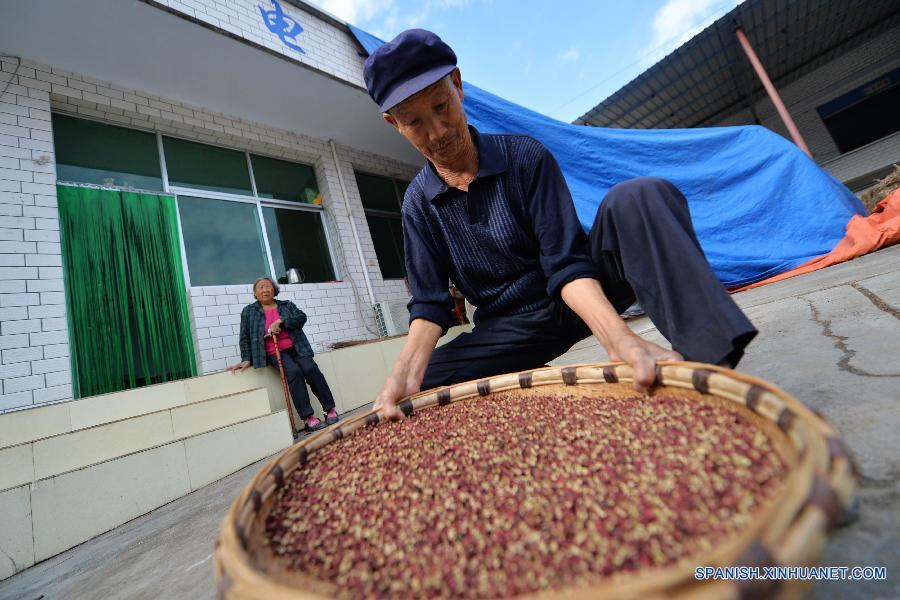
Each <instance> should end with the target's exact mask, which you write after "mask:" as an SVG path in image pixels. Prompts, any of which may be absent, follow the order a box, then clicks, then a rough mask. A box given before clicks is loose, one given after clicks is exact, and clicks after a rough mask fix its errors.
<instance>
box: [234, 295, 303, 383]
mask: <svg viewBox="0 0 900 600" xmlns="http://www.w3.org/2000/svg"><path fill="white" fill-rule="evenodd" d="M275 304H276V305H278V316H279V317H281V320H282V322H283V327H284V329H285V330H286V331H287V332H288V335H290V336H291V341H292V342H294V348H295V349H296V350H297V354H299V355H300V356H312V355H313V354H314V353H313V349H312V346H310V345H309V340H308V339H306V334H305V333H303V325H304V324H305V323H306V313H304V312H303V311H302V310H300V309H299V308H297V305H296V304H294V303H293V302H291V301H290V300H278V299H276V300H275ZM265 335H266V313H265V312H263V307H262V304H260V303H259V301H256V302H254V303H253V304H248V305H247V306H245V307H244V310H242V311H241V337H240V345H241V360H249V361H250V362H251V363H252V364H253V366H254V368H257V369H261V368H262V367H265V366H266V340H265Z"/></svg>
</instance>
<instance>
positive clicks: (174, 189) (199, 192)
mask: <svg viewBox="0 0 900 600" xmlns="http://www.w3.org/2000/svg"><path fill="white" fill-rule="evenodd" d="M53 112H54V113H55V114H60V115H63V116H66V117H71V118H75V119H83V120H85V121H93V122H95V123H100V124H102V125H109V126H110V127H121V128H122V129H130V130H133V131H140V132H144V133H150V134H152V135H154V136H155V138H156V150H157V158H158V160H159V167H160V175H161V177H162V187H163V189H162V191H161V192H160V191H159V190H152V191H151V190H140V191H150V192H151V193H155V194H167V195H170V196H174V197H175V209H176V210H175V216H176V221H177V223H178V243H179V246H180V248H181V266H182V270H183V272H184V283H185V285H186V286H187V287H188V288H190V287H191V275H190V269H189V268H188V263H187V248H186V246H185V243H184V232H183V230H182V224H181V209H180V206H179V203H178V197H179V195H184V196H192V197H195V198H209V199H211V200H227V201H230V202H243V203H247V204H255V205H256V216H257V219H258V225H259V228H260V231H261V235H262V242H263V248H264V249H265V256H264V259H265V263H266V265H267V267H268V275H269V276H271V277H272V278H273V279H275V280H276V281H277V280H278V275H277V274H276V273H275V265H274V261H273V260H272V249H271V245H270V242H269V235H268V231H267V230H266V223H265V219H264V217H263V212H262V209H263V207H266V206H271V207H273V208H283V209H288V210H301V211H307V212H314V213H319V215H320V217H319V218H320V221H319V222H320V223H321V226H322V230H323V233H324V235H325V242H326V246H327V249H328V260H329V261H330V263H331V269H332V271H333V272H334V276H335V280H336V281H340V279H341V277H342V273H341V271H340V270H339V268H338V261H337V260H336V259H335V252H334V242H333V240H332V235H331V231H330V228H329V227H328V221H327V219H326V218H325V215H326V213H325V208H324V207H323V206H320V205H315V204H304V203H302V202H295V201H291V200H277V199H274V198H260V197H259V196H258V194H257V189H256V179H255V177H254V175H253V162H252V161H251V159H250V155H251V152H250V151H249V150H247V149H241V148H236V147H233V146H228V145H225V144H207V143H206V142H200V141H197V140H192V139H190V138H186V137H183V136H177V135H170V134H168V133H167V134H163V133H162V132H160V131H154V130H150V129H145V128H141V127H132V126H124V125H122V124H119V123H112V122H108V121H103V120H101V119H96V118H91V117H86V116H84V115H79V114H71V113H68V112H66V111H56V110H55V111H53ZM164 135H165V137H169V138H173V139H179V140H183V141H186V142H192V143H195V144H204V145H207V146H214V147H218V148H224V149H226V150H235V151H237V152H241V153H242V154H243V155H244V160H245V161H246V163H247V171H248V174H249V176H250V186H251V191H252V194H251V195H246V194H232V193H228V192H217V191H213V190H205V189H201V188H189V187H181V186H176V185H171V184H170V183H169V173H168V169H167V167H166V156H165V150H164V147H163V137H164ZM252 154H255V155H257V156H262V157H265V158H272V159H276V160H281V161H286V162H294V163H297V164H304V165H305V163H298V162H297V161H293V160H288V159H285V158H283V157H278V156H272V155H268V154H264V153H259V152H253V153H252ZM305 166H310V167H312V168H313V171H314V172H315V173H316V183H317V184H318V182H319V179H320V178H319V173H318V170H317V169H316V167H315V165H305ZM58 183H62V184H65V185H81V186H90V187H98V188H104V189H115V190H120V189H127V190H132V189H137V188H123V187H120V186H103V185H96V184H92V183H85V182H77V181H72V182H70V181H58ZM247 283H248V284H251V283H253V282H247ZM222 285H226V284H222ZM203 287H206V286H203Z"/></svg>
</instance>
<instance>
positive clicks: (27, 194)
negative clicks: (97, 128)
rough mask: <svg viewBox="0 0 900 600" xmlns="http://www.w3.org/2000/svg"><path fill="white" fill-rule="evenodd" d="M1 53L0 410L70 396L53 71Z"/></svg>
mask: <svg viewBox="0 0 900 600" xmlns="http://www.w3.org/2000/svg"><path fill="white" fill-rule="evenodd" d="M14 71H16V62H15V61H14V60H6V59H3V60H2V61H0V90H2V89H3V86H4V85H5V82H7V81H9V87H7V89H6V92H5V93H4V94H3V96H2V97H0V410H3V409H8V408H13V407H16V406H23V405H29V404H32V403H33V402H46V401H52V400H61V399H65V398H70V397H71V395H72V392H71V385H70V382H71V375H70V370H69V345H68V341H69V340H68V333H67V330H66V307H65V298H64V293H63V279H62V261H61V255H60V244H59V221H58V219H57V211H56V188H55V185H54V184H55V182H56V169H55V166H54V160H53V143H52V137H51V131H50V129H51V127H50V95H49V91H50V86H51V84H50V83H49V82H48V81H47V77H48V76H49V72H48V71H46V70H44V71H41V70H40V69H38V68H36V66H35V65H27V64H26V65H21V66H19V68H18V73H17V75H16V76H15V77H13V72H14Z"/></svg>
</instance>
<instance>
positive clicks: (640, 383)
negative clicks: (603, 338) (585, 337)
mask: <svg viewBox="0 0 900 600" xmlns="http://www.w3.org/2000/svg"><path fill="white" fill-rule="evenodd" d="M606 350H607V352H608V353H609V359H610V360H613V361H619V360H620V361H623V362H626V363H628V364H629V365H631V368H632V369H634V387H635V389H636V390H638V391H639V392H646V391H647V389H648V388H649V387H650V386H651V385H653V381H654V380H655V379H656V361H658V360H684V358H682V356H681V355H680V354H678V353H677V352H675V351H674V350H666V349H665V348H663V347H662V346H657V345H656V344H654V343H653V342H648V341H647V340H645V339H643V338H641V337H639V336H637V335H635V334H634V333H632V332H631V331H630V330H628V333H623V334H621V335H620V336H619V337H617V338H615V339H611V340H609V344H608V345H607V348H606Z"/></svg>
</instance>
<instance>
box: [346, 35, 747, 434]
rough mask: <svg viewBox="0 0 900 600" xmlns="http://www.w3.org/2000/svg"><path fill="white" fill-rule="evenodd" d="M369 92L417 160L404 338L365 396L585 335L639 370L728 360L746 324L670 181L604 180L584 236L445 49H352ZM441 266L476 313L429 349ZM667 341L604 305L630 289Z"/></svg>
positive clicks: (443, 316)
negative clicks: (475, 102)
mask: <svg viewBox="0 0 900 600" xmlns="http://www.w3.org/2000/svg"><path fill="white" fill-rule="evenodd" d="M364 76H365V80H366V86H367V88H368V91H369V95H370V96H371V97H372V99H373V100H374V101H375V102H376V103H377V104H378V106H379V108H380V109H381V111H382V113H383V116H384V119H385V121H387V122H388V123H390V124H391V125H393V126H394V127H395V128H396V129H397V131H398V132H400V134H401V135H403V136H404V137H405V138H406V139H407V140H409V142H410V143H411V144H412V145H413V146H414V147H415V148H416V149H417V150H418V151H419V152H421V153H422V154H423V155H424V156H425V158H426V159H427V163H426V164H425V166H424V167H423V168H422V170H421V171H420V172H419V174H418V175H417V176H416V178H415V179H414V180H413V181H412V183H411V184H410V185H409V187H408V188H407V191H406V195H405V197H404V200H403V208H402V215H403V235H404V246H405V250H406V269H407V273H408V275H409V284H410V288H411V290H412V299H411V300H410V302H409V311H410V319H411V323H410V328H409V337H408V339H407V342H406V344H405V346H404V347H403V351H402V352H401V355H400V358H399V359H398V360H397V362H396V364H395V365H394V368H393V370H392V372H391V374H390V376H389V377H388V378H387V380H386V381H385V383H384V385H383V386H382V388H381V391H380V392H379V394H378V396H377V398H376V401H375V407H376V409H379V410H381V411H382V412H383V413H384V414H385V415H386V416H389V417H399V416H400V411H399V410H398V409H397V407H396V401H397V400H399V399H400V398H402V397H403V396H405V395H408V394H411V393H414V392H417V391H419V390H420V389H427V388H431V387H435V386H441V385H448V384H451V383H456V382H459V381H465V380H469V379H475V378H481V377H487V376H491V375H496V374H500V373H506V372H510V371H517V370H524V369H530V368H534V367H539V366H542V365H544V364H545V363H546V362H547V361H550V360H552V359H554V358H556V357H557V356H559V355H561V354H563V353H564V352H566V351H567V350H568V349H569V348H570V347H571V346H572V345H573V344H574V343H576V342H578V341H579V340H581V339H584V338H585V337H587V336H589V335H591V334H593V335H594V336H595V337H596V338H597V340H599V342H600V343H601V344H602V345H603V346H604V348H606V350H607V352H608V353H609V356H610V358H611V359H612V360H622V361H625V362H626V363H628V364H630V365H631V366H632V367H633V368H634V370H635V387H636V388H637V389H638V390H643V389H645V388H646V387H647V386H649V385H650V384H651V383H652V382H653V380H654V376H655V373H654V366H655V362H656V361H657V360H680V359H681V358H682V356H684V357H685V358H687V359H689V360H698V361H703V362H711V363H718V364H724V365H728V366H734V365H736V364H737V362H738V360H739V359H740V358H741V356H742V355H743V349H744V347H745V346H746V345H747V344H748V343H749V342H750V340H751V339H753V337H754V336H755V335H756V330H755V329H754V328H753V326H752V325H751V323H750V322H749V321H748V320H747V318H746V317H745V316H744V315H743V313H742V312H741V311H740V309H738V307H737V306H736V305H735V304H734V302H733V301H732V300H731V298H729V296H728V295H727V294H726V293H725V291H724V289H723V288H722V285H721V284H720V283H719V281H718V279H716V276H715V275H714V274H713V272H712V269H711V268H710V266H709V263H707V261H706V258H705V257H704V255H703V251H702V250H701V248H700V244H699V243H698V241H697V238H696V235H695V234H694V231H693V227H692V225H691V220H690V214H689V212H688V207H687V202H686V201H685V199H684V197H683V196H682V195H681V193H680V192H679V191H678V189H677V188H676V187H675V186H674V185H672V184H671V183H669V182H667V181H664V180H661V179H654V178H639V179H633V180H629V181H625V182H622V183H620V184H618V185H617V186H615V187H614V188H613V189H612V190H610V192H609V193H608V194H607V196H606V197H605V198H604V199H603V202H602V203H601V205H600V209H599V210H598V212H597V216H596V220H595V221H594V224H593V227H592V228H591V231H590V234H589V236H585V234H584V231H583V230H582V229H581V225H580V223H579V222H578V218H577V216H576V214H575V208H574V205H573V204H572V198H571V196H570V194H569V190H568V187H567V186H566V182H565V179H564V178H563V175H562V172H561V171H560V169H559V166H558V165H557V163H556V160H555V159H554V158H553V155H552V154H550V152H549V151H548V150H547V149H546V148H545V147H544V146H543V145H541V143H540V142H538V141H537V140H534V139H533V138H530V137H528V136H524V135H489V134H487V133H484V132H479V131H477V130H475V129H474V128H473V127H469V126H468V125H467V122H466V115H465V113H464V112H463V104H462V103H463V98H464V94H463V87H462V80H461V76H460V72H459V69H457V68H456V55H455V54H454V52H453V50H451V49H450V47H449V46H448V45H447V44H445V43H444V42H443V41H442V40H441V39H440V38H439V37H438V36H436V35H435V34H433V33H431V32H428V31H424V30H421V29H413V30H409V31H404V32H403V33H401V34H400V35H398V36H397V37H396V38H395V39H394V40H392V41H391V42H389V43H387V44H384V45H383V46H381V47H380V48H378V49H377V50H376V51H375V52H374V53H372V55H371V56H370V57H369V58H368V60H366V63H365V66H364ZM448 281H452V282H453V283H454V284H455V285H456V287H457V288H459V289H460V290H461V291H462V292H463V294H464V295H465V296H466V298H467V299H468V300H469V301H470V302H471V303H472V304H473V305H474V306H476V307H477V310H476V312H475V315H474V321H475V326H474V328H473V330H472V332H471V333H464V334H462V335H460V336H458V337H457V338H456V339H454V340H453V341H451V342H449V343H448V344H445V345H443V346H442V347H440V348H438V349H437V350H435V346H436V344H437V341H438V339H439V338H440V337H441V335H443V333H444V332H445V331H446V329H447V327H448V326H449V325H450V323H451V307H452V301H451V299H450V295H449V292H448ZM635 299H637V300H638V301H640V303H641V306H642V307H643V308H644V309H645V310H646V312H647V314H648V315H649V317H650V319H651V320H652V321H653V323H654V324H655V325H656V326H657V328H658V329H659V330H660V332H661V333H662V334H663V335H664V336H665V337H666V339H668V340H669V341H670V342H671V344H672V347H673V350H667V349H665V348H662V347H660V346H657V345H656V344H653V343H651V342H648V341H646V340H644V339H642V338H640V337H638V336H637V335H635V334H634V333H632V331H631V330H630V329H629V328H628V326H627V325H626V324H625V323H624V322H623V321H622V319H621V318H620V317H619V314H620V312H621V311H623V310H624V309H625V308H627V307H628V306H629V305H630V304H631V303H632V302H634V300H635Z"/></svg>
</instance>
